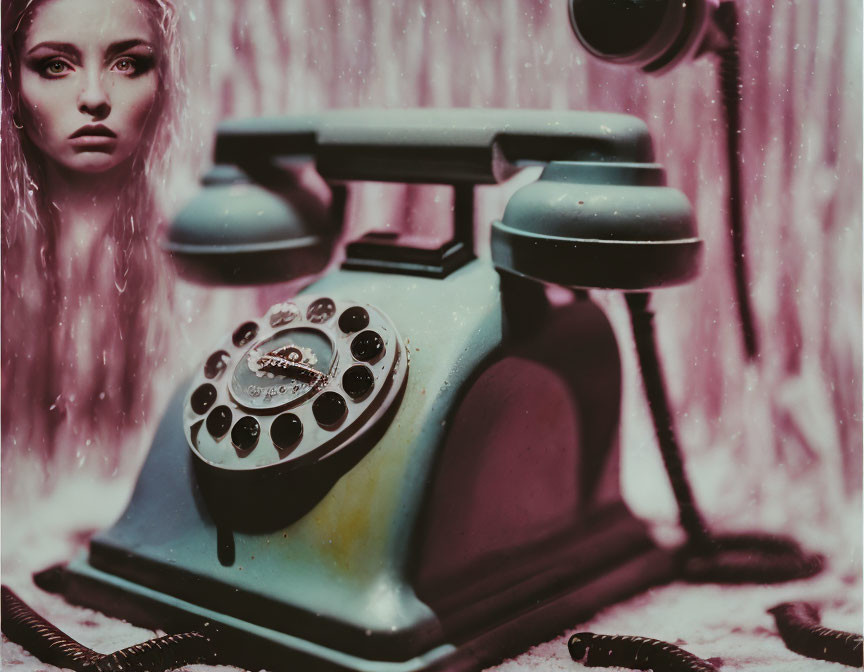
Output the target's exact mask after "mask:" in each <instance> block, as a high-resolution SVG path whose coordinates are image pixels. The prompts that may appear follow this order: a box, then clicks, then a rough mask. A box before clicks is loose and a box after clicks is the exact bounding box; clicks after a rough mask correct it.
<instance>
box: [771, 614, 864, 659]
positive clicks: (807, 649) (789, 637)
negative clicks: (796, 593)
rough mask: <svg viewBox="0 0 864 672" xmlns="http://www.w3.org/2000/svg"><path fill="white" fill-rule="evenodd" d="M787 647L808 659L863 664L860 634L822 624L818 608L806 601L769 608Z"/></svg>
mask: <svg viewBox="0 0 864 672" xmlns="http://www.w3.org/2000/svg"><path fill="white" fill-rule="evenodd" d="M768 613H770V614H772V615H773V616H774V620H775V621H776V622H777V630H778V631H779V632H780V636H781V637H782V638H783V642H784V643H785V644H786V646H787V647H788V648H789V649H790V650H792V651H794V652H795V653H800V654H801V655H802V656H807V657H809V658H818V659H820V660H829V661H831V662H833V663H842V664H843V665H849V666H851V667H864V654H862V643H864V642H862V637H861V635H856V634H854V633H851V632H843V631H842V630H832V629H831V628H826V627H825V626H823V625H822V623H821V621H820V620H819V609H818V608H817V607H816V605H814V604H810V603H809V602H786V603H784V604H778V605H777V606H776V607H773V608H772V609H769V610H768Z"/></svg>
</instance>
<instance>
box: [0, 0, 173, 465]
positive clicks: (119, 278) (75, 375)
mask: <svg viewBox="0 0 864 672" xmlns="http://www.w3.org/2000/svg"><path fill="white" fill-rule="evenodd" d="M46 1H50V0H4V2H3V15H2V19H3V36H2V49H3V53H2V57H3V66H2V112H3V114H2V127H0V137H2V145H3V157H4V158H3V173H2V199H3V223H2V250H3V262H4V263H3V272H2V301H3V316H2V394H3V405H2V432H3V449H4V452H5V455H4V458H6V459H8V458H9V457H10V454H16V455H17V454H18V453H21V452H26V453H32V454H35V455H36V456H38V457H40V458H42V459H43V460H44V461H45V462H46V463H47V462H49V461H50V460H51V459H52V458H54V457H57V458H59V457H60V456H61V454H62V455H65V456H66V457H68V456H69V455H74V454H76V453H80V454H82V455H83V454H86V453H90V452H92V451H93V448H92V447H90V446H92V445H93V444H94V443H95V444H96V445H97V446H99V442H101V443H102V444H104V445H103V446H101V447H99V448H98V449H99V451H100V453H101V455H102V456H103V460H104V463H105V465H106V466H107V467H109V468H111V467H113V466H116V461H117V452H118V450H117V449H118V448H119V447H120V445H121V444H122V439H123V436H124V434H125V433H126V432H127V431H129V430H130V429H133V428H134V427H135V426H136V425H140V424H141V423H142V422H143V420H144V419H145V418H146V417H147V414H148V409H149V405H150V404H149V398H148V397H149V395H148V382H149V379H150V371H151V369H152V368H153V367H155V366H156V365H158V363H159V362H160V360H161V358H162V355H163V350H164V343H163V341H164V338H163V332H164V329H162V328H161V327H160V326H159V325H160V324H161V323H162V322H163V320H160V319H159V318H160V313H162V311H164V310H165V309H166V307H167V306H168V304H169V298H168V292H167V286H168V283H167V268H166V267H165V265H164V262H163V260H162V255H161V254H160V253H159V251H158V249H157V248H156V245H155V240H156V235H157V232H158V230H159V229H160V226H161V223H162V215H161V212H160V208H159V207H158V203H159V198H158V193H157V192H158V190H159V187H160V182H163V181H164V179H165V175H166V174H167V169H168V166H169V162H170V161H171V155H170V152H169V150H170V149H171V148H172V146H173V145H174V144H175V142H174V139H176V138H177V137H178V135H179V133H178V129H179V127H180V125H181V124H182V123H183V121H184V119H183V117H184V110H185V105H184V103H183V100H182V99H183V96H181V95H180V94H181V92H182V91H183V90H184V89H183V77H182V67H183V60H182V58H181V53H180V43H179V40H178V38H177V23H178V18H177V12H176V10H175V8H174V5H173V3H172V2H171V0H136V1H137V2H140V3H141V5H142V7H144V8H145V9H146V11H147V12H148V15H149V17H150V19H151V21H152V22H153V25H154V28H155V31H154V32H155V33H156V34H157V35H158V38H159V45H158V49H159V59H158V66H157V67H158V76H159V87H158V88H159V91H160V93H159V97H158V99H157V101H156V104H155V105H154V108H153V111H152V113H151V115H150V119H149V121H148V128H147V129H146V132H145V136H144V137H145V140H146V141H144V142H142V143H141V147H140V149H139V150H138V151H137V152H136V155H135V156H134V157H133V158H132V167H133V169H132V177H131V178H130V182H129V184H128V185H126V187H125V188H124V189H123V190H122V194H121V196H120V198H119V199H118V202H117V204H116V208H115V210H114V214H113V217H112V218H111V222H110V224H109V225H108V226H107V228H106V230H104V231H98V232H95V233H96V235H94V236H92V237H90V240H92V241H93V242H92V243H90V244H89V246H88V247H87V249H86V250H84V251H83V253H80V252H77V251H76V252H75V257H76V258H74V259H73V260H72V262H73V263H74V264H75V266H76V268H77V269H78V273H79V279H78V280H76V279H75V278H74V276H73V277H69V275H68V273H64V271H62V267H63V265H64V264H65V263H66V262H67V261H68V260H67V258H65V257H64V255H65V254H68V253H70V251H69V250H64V249H61V247H60V246H59V244H58V240H59V231H58V227H59V226H60V221H61V218H60V213H58V211H57V207H56V206H55V205H54V204H53V203H52V200H51V194H50V193H46V191H45V188H44V174H43V166H42V157H41V156H40V153H39V151H38V150H37V149H36V148H35V147H34V146H33V144H32V142H31V141H30V140H29V138H28V137H27V134H26V130H25V129H22V128H21V125H20V121H19V120H20V119H21V115H20V114H19V109H18V108H19V92H18V67H19V64H18V61H17V51H18V49H19V48H20V45H21V43H22V42H23V38H24V37H25V36H26V30H27V28H28V26H29V24H30V22H31V21H32V18H33V16H34V14H35V12H37V11H39V7H40V6H42V5H43V4H44V3H45V2H46ZM82 256H83V258H82ZM85 445H86V446H88V448H86V449H84V446H85Z"/></svg>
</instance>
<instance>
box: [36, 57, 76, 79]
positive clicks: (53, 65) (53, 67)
mask: <svg viewBox="0 0 864 672" xmlns="http://www.w3.org/2000/svg"><path fill="white" fill-rule="evenodd" d="M70 69H71V68H70V67H69V66H68V65H67V64H66V63H64V62H63V61H48V63H45V64H44V65H43V66H42V72H44V73H45V74H47V75H49V76H53V77H56V76H57V75H62V74H64V73H65V72H66V71H67V70H70Z"/></svg>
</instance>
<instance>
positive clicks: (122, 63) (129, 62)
mask: <svg viewBox="0 0 864 672" xmlns="http://www.w3.org/2000/svg"><path fill="white" fill-rule="evenodd" d="M114 69H115V70H117V71H118V72H126V73H132V72H135V59H133V58H121V59H120V60H119V61H117V62H116V63H115V64H114Z"/></svg>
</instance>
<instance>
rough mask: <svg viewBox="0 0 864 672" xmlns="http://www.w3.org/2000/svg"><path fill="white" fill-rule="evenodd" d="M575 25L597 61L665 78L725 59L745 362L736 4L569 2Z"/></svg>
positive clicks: (709, 0) (751, 351)
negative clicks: (688, 64)
mask: <svg viewBox="0 0 864 672" xmlns="http://www.w3.org/2000/svg"><path fill="white" fill-rule="evenodd" d="M569 7H570V25H571V26H572V28H573V32H574V33H575V34H576V37H577V39H578V40H579V42H581V43H582V45H583V46H584V47H585V48H586V49H587V50H588V51H589V52H590V53H591V54H593V55H594V56H596V57H597V58H599V59H601V60H604V61H607V62H609V63H614V64H617V65H627V66H632V67H638V68H640V69H641V70H642V71H643V72H647V73H650V74H660V73H662V72H666V71H667V70H669V69H671V68H672V67H674V66H675V65H677V64H678V63H681V62H682V61H684V60H686V59H687V58H689V57H698V56H701V55H703V54H708V53H713V54H716V55H717V56H718V57H719V59H720V64H719V68H718V76H719V88H720V93H721V95H722V98H723V109H724V113H725V116H726V156H727V170H728V177H729V193H728V196H729V235H730V238H731V241H730V252H731V254H732V272H733V276H734V279H735V294H736V299H737V302H738V314H739V319H740V320H741V333H742V336H743V339H744V350H745V352H746V354H747V358H748V359H750V360H752V359H755V357H756V355H757V354H758V352H759V342H758V337H757V334H756V326H755V319H754V317H753V308H752V306H751V305H750V296H749V293H748V292H749V280H748V271H747V264H746V251H745V236H744V196H743V189H742V185H741V173H742V170H741V137H740V135H741V110H740V108H741V64H740V56H739V53H738V34H737V27H738V13H737V10H736V7H735V3H734V2H733V1H732V0H724V1H723V2H719V4H718V0H689V1H688V2H680V1H679V0H570V2H569Z"/></svg>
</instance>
